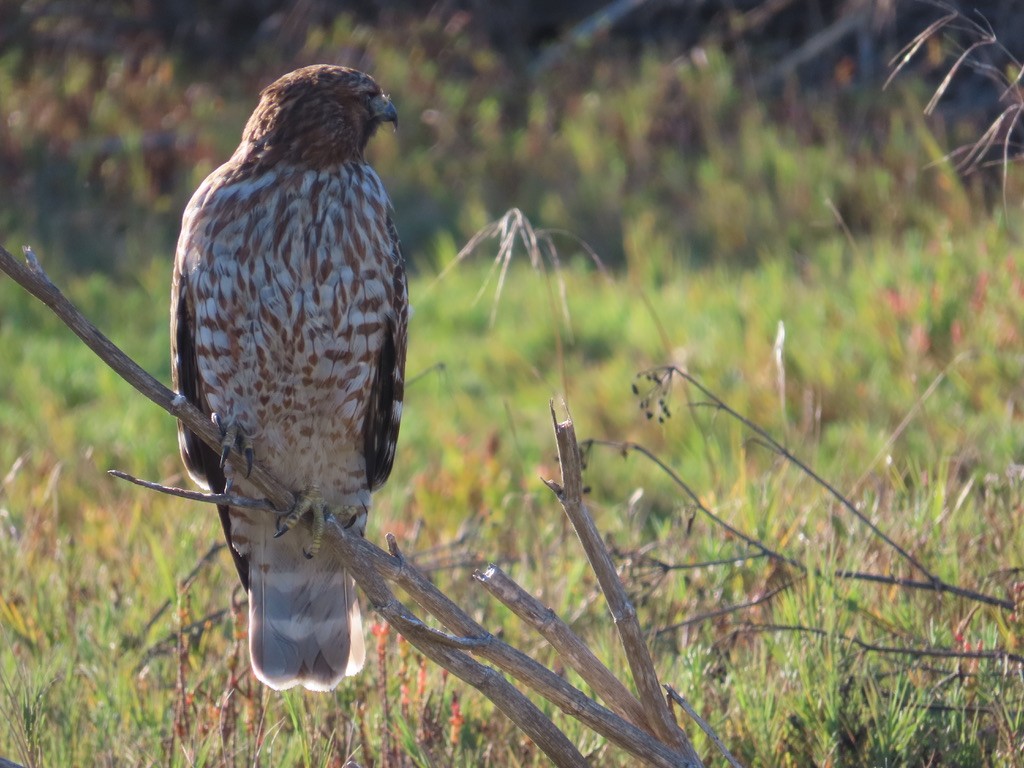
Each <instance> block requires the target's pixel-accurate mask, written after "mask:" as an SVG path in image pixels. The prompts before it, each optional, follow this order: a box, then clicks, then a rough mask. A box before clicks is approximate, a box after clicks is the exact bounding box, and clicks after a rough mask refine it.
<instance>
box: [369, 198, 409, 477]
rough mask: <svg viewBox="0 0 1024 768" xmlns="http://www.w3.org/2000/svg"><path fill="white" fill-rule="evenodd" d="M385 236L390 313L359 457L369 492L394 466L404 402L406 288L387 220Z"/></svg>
mask: <svg viewBox="0 0 1024 768" xmlns="http://www.w3.org/2000/svg"><path fill="white" fill-rule="evenodd" d="M388 233H389V234H390V236H391V244H392V251H391V257H392V263H393V265H394V266H393V272H392V275H391V277H392V283H391V286H389V289H390V290H389V293H390V294H391V296H390V298H391V307H392V313H391V314H389V317H388V322H387V325H386V327H385V328H384V343H383V344H382V345H381V350H380V355H379V356H378V358H377V368H376V371H374V375H373V388H372V390H371V391H370V397H369V402H368V403H367V409H366V421H365V423H364V425H363V455H364V457H365V459H366V481H367V485H368V486H369V490H370V491H371V492H372V491H375V490H377V489H378V488H380V487H381V486H382V485H384V482H385V481H386V480H387V479H388V475H390V474H391V467H392V466H393V464H394V462H395V446H396V445H397V443H398V427H399V423H400V422H401V419H402V403H403V400H404V399H405V349H406V338H407V336H408V328H407V326H408V320H409V296H408V290H407V287H406V280H405V269H404V261H403V258H402V245H401V243H400V242H399V240H398V231H397V230H396V229H395V224H394V222H393V221H392V220H391V217H390V216H389V217H388Z"/></svg>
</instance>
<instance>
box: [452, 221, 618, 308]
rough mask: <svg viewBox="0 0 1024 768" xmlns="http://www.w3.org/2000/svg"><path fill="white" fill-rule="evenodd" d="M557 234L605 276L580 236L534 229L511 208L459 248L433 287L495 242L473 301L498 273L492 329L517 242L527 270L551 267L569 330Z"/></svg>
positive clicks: (596, 259)
mask: <svg viewBox="0 0 1024 768" xmlns="http://www.w3.org/2000/svg"><path fill="white" fill-rule="evenodd" d="M556 234H557V235H564V236H566V237H568V238H569V239H571V240H573V241H574V242H575V243H576V244H577V245H578V246H579V247H580V248H581V249H582V250H583V252H584V253H586V254H587V256H588V257H589V258H590V259H591V261H593V263H594V265H595V266H596V267H597V268H598V269H599V270H601V271H602V272H604V264H602V263H601V259H600V257H598V255H597V253H596V252H595V251H594V249H593V248H591V247H590V245H588V244H587V243H586V242H585V241H584V240H582V239H581V238H580V237H579V236H577V235H574V234H572V233H568V232H565V231H563V230H556V229H536V228H534V226H533V224H532V223H531V222H530V220H529V219H528V218H527V217H526V215H525V214H524V213H523V212H522V211H521V210H519V209H518V208H510V209H509V210H507V211H506V212H505V215H504V216H502V217H501V218H500V219H497V220H496V221H492V222H491V223H490V224H487V225H486V226H484V227H482V228H481V229H480V230H478V231H477V232H476V233H475V234H474V235H473V236H472V237H471V238H470V239H469V241H468V242H467V243H466V244H465V245H464V246H463V247H462V250H460V251H459V252H458V253H457V254H456V255H455V258H454V259H453V260H452V262H451V263H450V264H449V265H448V266H446V267H445V268H444V269H443V270H441V274H439V275H438V276H437V280H435V281H434V284H435V285H436V284H437V283H438V282H440V281H441V280H443V279H444V278H445V276H447V275H448V273H449V272H451V271H452V270H453V269H454V268H455V267H457V266H458V265H459V264H461V263H462V262H463V261H465V260H466V259H467V258H469V257H470V256H471V255H472V254H473V253H475V252H476V251H477V250H478V249H479V248H480V246H481V245H482V244H483V243H485V242H486V241H488V240H494V239H497V240H498V253H497V254H496V255H495V257H494V261H493V263H492V265H491V270H490V272H488V273H487V278H486V280H484V283H483V285H481V286H480V290H479V291H478V292H477V295H476V297H475V299H474V301H479V300H480V299H481V298H482V297H483V295H484V291H485V290H486V289H487V286H488V285H489V284H490V282H491V279H492V278H493V277H494V274H495V272H497V273H498V282H497V285H496V286H495V289H494V303H493V304H492V306H491V317H490V323H491V325H492V326H493V325H494V322H495V319H496V317H497V314H498V303H499V302H500V301H501V293H502V290H503V289H504V287H505V280H506V278H507V277H508V270H509V267H510V266H511V264H512V258H513V256H514V255H515V251H516V243H517V242H518V243H520V244H521V245H522V247H523V250H525V252H526V256H527V258H528V259H529V261H530V266H531V267H533V269H535V270H537V271H545V266H546V265H547V266H550V268H551V270H552V272H554V274H555V280H556V283H557V286H558V301H559V308H560V310H561V314H562V319H563V321H564V322H565V326H566V328H571V326H570V316H569V299H568V295H567V293H566V286H565V280H563V279H562V276H561V274H560V271H561V268H562V265H561V261H560V260H559V256H558V249H557V248H556V247H555V244H554V241H553V240H552V235H556Z"/></svg>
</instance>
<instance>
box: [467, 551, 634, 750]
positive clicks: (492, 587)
mask: <svg viewBox="0 0 1024 768" xmlns="http://www.w3.org/2000/svg"><path fill="white" fill-rule="evenodd" d="M473 578H475V579H476V580H477V581H478V582H480V583H481V584H482V585H483V587H484V589H486V590H487V591H488V592H490V593H491V595H493V596H494V597H495V598H497V599H498V600H500V601H501V602H502V603H504V604H505V605H506V606H507V607H508V608H509V609H510V610H511V611H512V612H513V613H514V614H515V615H516V616H518V617H519V618H520V619H522V620H523V621H525V622H526V623H527V624H529V625H530V626H531V627H533V628H534V629H535V630H537V631H538V632H539V633H540V634H541V635H542V636H543V637H544V639H545V640H547V641H548V642H549V643H551V647H552V648H554V649H555V652H556V653H557V654H558V655H559V657H561V659H562V660H563V661H564V662H565V663H566V664H567V665H568V666H569V667H570V668H571V669H573V670H575V671H576V673H577V674H578V675H579V676H580V677H582V678H583V679H584V680H585V681H586V682H587V685H589V686H590V687H591V688H593V689H594V690H595V691H596V692H597V695H598V696H600V697H601V699H602V700H603V701H604V703H605V704H606V705H607V706H608V708H609V709H611V710H612V711H613V712H615V713H616V714H617V715H619V716H620V717H624V718H625V719H627V720H629V721H630V722H631V723H633V725H638V726H640V727H641V728H644V729H645V730H650V726H648V725H647V715H646V714H645V713H644V709H643V707H642V706H641V705H640V702H639V701H638V700H637V698H636V696H634V695H633V694H632V693H630V691H629V689H628V688H626V686H624V685H623V684H622V683H621V682H620V681H619V679H618V678H617V677H615V675H613V674H612V673H611V671H610V670H609V669H608V667H606V666H605V665H604V664H602V663H601V661H600V659H598V658H597V656H595V655H594V654H593V652H592V651H591V650H590V649H589V648H588V647H587V646H586V643H584V642H583V641H582V640H581V639H580V638H579V636H578V635H577V634H576V633H575V632H573V631H572V630H571V629H570V628H569V625H568V624H566V623H565V622H564V621H562V620H561V619H560V618H559V617H558V614H556V613H555V612H554V611H552V610H551V609H550V608H547V607H545V606H544V605H543V604H542V603H541V602H540V601H539V600H538V599H537V598H535V597H534V596H533V595H531V594H530V593H529V592H527V591H526V590H525V589H523V588H522V587H521V586H519V585H518V584H516V582H515V581H513V580H512V579H511V578H509V576H508V575H507V574H506V573H505V572H504V571H503V570H501V568H499V567H498V566H496V565H491V566H490V567H489V568H488V569H487V570H486V571H483V572H480V571H477V572H476V573H474V574H473Z"/></svg>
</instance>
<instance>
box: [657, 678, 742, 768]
mask: <svg viewBox="0 0 1024 768" xmlns="http://www.w3.org/2000/svg"><path fill="white" fill-rule="evenodd" d="M665 691H666V692H667V693H668V697H669V700H671V701H674V702H675V703H676V704H678V705H679V706H680V707H682V708H683V711H684V712H686V714H688V715H689V716H690V717H691V718H693V719H694V720H695V721H696V722H697V725H699V726H700V729H701V730H702V731H704V733H706V734H707V737H708V738H709V739H711V741H712V743H714V745H715V746H716V747H718V751H719V752H721V753H722V755H723V756H724V757H725V759H726V760H728V761H729V765H731V766H732V768H743V766H742V765H741V764H740V762H739V761H738V760H737V759H736V758H735V757H733V756H732V753H730V752H729V750H728V749H726V747H725V744H723V743H722V740H721V739H720V738H718V734H717V733H715V731H714V729H713V728H712V727H711V726H710V725H708V723H707V721H706V720H705V719H704V718H703V717H701V716H700V715H699V714H697V710H695V709H694V708H693V707H691V706H690V702H688V701H687V700H686V699H684V698H683V697H682V696H680V695H679V692H678V691H677V690H676V689H675V688H673V687H672V686H671V685H666V686H665Z"/></svg>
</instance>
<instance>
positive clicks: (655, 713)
mask: <svg viewBox="0 0 1024 768" xmlns="http://www.w3.org/2000/svg"><path fill="white" fill-rule="evenodd" d="M551 420H552V422H553V423H554V428H555V440H556V442H557V443H558V461H559V464H560V466H561V470H562V484H561V486H559V485H558V484H557V483H554V482H552V481H547V484H548V487H550V488H551V489H552V490H553V491H554V492H555V494H556V495H557V496H558V500H559V502H561V504H562V508H563V509H564V510H565V514H566V516H567V517H568V518H569V521H570V522H571V523H572V526H573V528H574V529H575V530H576V535H577V536H578V537H579V540H580V544H581V545H582V546H583V551H584V552H585V553H586V555H587V560H588V561H589V562H590V566H591V568H593V569H594V573H595V574H596V575H597V580H598V583H599V584H600V585H601V591H602V592H603V593H604V596H605V599H606V600H607V601H608V607H609V609H610V610H611V614H612V619H613V620H614V621H615V628H616V629H617V630H618V632H619V638H620V639H621V641H622V646H623V648H624V649H625V652H626V658H627V660H628V662H629V668H630V672H631V673H632V674H633V681H634V683H635V684H636V688H637V692H638V693H639V694H640V702H641V704H642V705H643V708H644V712H645V713H646V715H647V722H648V724H649V725H650V726H651V728H652V729H653V730H654V732H655V733H656V734H657V735H658V737H659V738H660V739H661V740H663V741H664V742H665V743H666V744H670V745H671V746H672V747H673V748H675V749H677V750H679V751H680V752H681V753H682V754H684V755H686V758H687V759H688V760H689V761H690V762H691V763H692V764H693V765H702V763H701V761H700V758H699V757H698V756H697V753H696V751H694V749H693V745H692V744H691V743H690V740H689V739H688V738H687V736H686V734H685V733H684V732H683V730H682V729H681V728H680V727H679V726H678V724H677V723H676V721H675V719H674V718H673V717H672V712H671V711H670V710H669V708H668V705H667V703H666V701H665V699H664V698H662V694H661V684H660V683H659V682H658V674H657V672H656V671H655V669H654V662H653V661H651V655H650V653H649V652H648V649H647V642H646V640H645V638H644V633H643V630H642V629H641V628H640V622H639V621H638V620H637V616H636V611H635V610H634V608H633V605H632V603H630V601H629V596H628V595H627V594H626V589H625V587H623V585H622V582H621V581H620V580H619V575H618V573H616V571H615V564H614V563H613V562H612V558H611V555H610V554H609V552H608V549H607V547H605V544H604V540H603V539H602V538H601V534H600V533H599V532H598V530H597V526H596V525H594V519H593V518H592V517H591V516H590V512H589V511H588V510H587V507H586V505H585V504H584V503H583V461H582V459H581V457H580V448H579V444H578V443H577V442H576V430H575V428H574V427H573V423H572V419H571V418H567V419H566V420H565V421H562V422H560V421H558V418H557V417H556V416H555V409H554V405H552V406H551Z"/></svg>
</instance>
